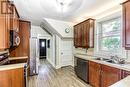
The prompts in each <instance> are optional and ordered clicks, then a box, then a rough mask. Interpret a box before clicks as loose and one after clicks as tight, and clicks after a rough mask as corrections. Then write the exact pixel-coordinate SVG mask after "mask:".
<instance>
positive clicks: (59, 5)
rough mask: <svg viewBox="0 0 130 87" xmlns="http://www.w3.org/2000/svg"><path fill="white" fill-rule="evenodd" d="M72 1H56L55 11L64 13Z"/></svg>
mask: <svg viewBox="0 0 130 87" xmlns="http://www.w3.org/2000/svg"><path fill="white" fill-rule="evenodd" d="M72 1H73V0H56V3H57V10H58V11H59V12H61V13H64V12H65V10H66V9H67V8H68V6H69V5H70V4H71V3H72Z"/></svg>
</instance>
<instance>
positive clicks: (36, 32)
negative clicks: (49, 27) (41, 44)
mask: <svg viewBox="0 0 130 87" xmlns="http://www.w3.org/2000/svg"><path fill="white" fill-rule="evenodd" d="M37 36H50V35H49V34H48V33H47V32H46V31H45V30H43V29H42V28H41V27H40V26H31V37H37Z"/></svg>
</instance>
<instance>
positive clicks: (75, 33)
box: [74, 26, 78, 47]
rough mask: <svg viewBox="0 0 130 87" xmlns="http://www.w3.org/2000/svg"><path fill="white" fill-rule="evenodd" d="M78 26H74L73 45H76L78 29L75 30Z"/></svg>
mask: <svg viewBox="0 0 130 87" xmlns="http://www.w3.org/2000/svg"><path fill="white" fill-rule="evenodd" d="M77 29H78V27H77V26H74V46H75V47H77V46H78V45H77V42H78V41H77V39H78V31H77Z"/></svg>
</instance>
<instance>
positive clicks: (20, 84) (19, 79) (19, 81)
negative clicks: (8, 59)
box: [10, 68, 25, 87]
mask: <svg viewBox="0 0 130 87" xmlns="http://www.w3.org/2000/svg"><path fill="white" fill-rule="evenodd" d="M10 73H11V84H12V87H25V83H24V69H23V68H20V69H16V70H11V71H10Z"/></svg>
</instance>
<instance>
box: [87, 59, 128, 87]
mask: <svg viewBox="0 0 130 87" xmlns="http://www.w3.org/2000/svg"><path fill="white" fill-rule="evenodd" d="M122 73H123V74H124V75H123V76H124V77H126V76H128V75H130V72H126V71H124V72H122V70H121V69H117V68H114V67H110V66H107V65H103V64H99V63H96V62H92V61H89V84H90V85H91V86H92V87H109V86H110V85H112V84H114V83H116V82H117V81H119V80H121V79H122Z"/></svg>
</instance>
